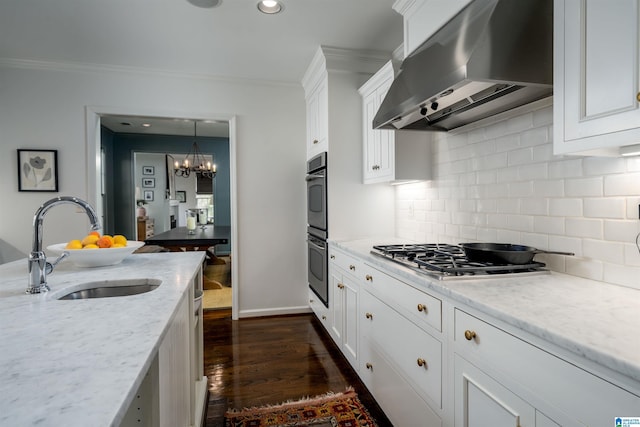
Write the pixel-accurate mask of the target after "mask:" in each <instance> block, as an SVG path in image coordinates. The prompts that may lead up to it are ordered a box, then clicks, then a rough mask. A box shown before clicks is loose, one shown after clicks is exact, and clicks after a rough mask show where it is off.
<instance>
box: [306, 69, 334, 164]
mask: <svg viewBox="0 0 640 427" xmlns="http://www.w3.org/2000/svg"><path fill="white" fill-rule="evenodd" d="M306 102H307V159H310V158H312V157H313V156H315V155H317V154H319V153H321V152H323V151H327V148H328V141H327V135H328V132H329V125H328V119H327V116H328V89H327V74H326V73H320V74H319V75H318V77H317V81H316V82H314V85H313V88H312V89H311V90H310V92H309V94H308V96H307V100H306Z"/></svg>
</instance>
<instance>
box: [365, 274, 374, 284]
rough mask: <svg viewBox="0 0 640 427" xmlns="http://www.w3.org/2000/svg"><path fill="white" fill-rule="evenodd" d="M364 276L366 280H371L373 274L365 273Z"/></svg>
mask: <svg viewBox="0 0 640 427" xmlns="http://www.w3.org/2000/svg"><path fill="white" fill-rule="evenodd" d="M364 278H365V279H366V280H367V281H368V282H373V276H372V275H370V274H367V275H366V276H364Z"/></svg>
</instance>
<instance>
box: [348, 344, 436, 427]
mask: <svg viewBox="0 0 640 427" xmlns="http://www.w3.org/2000/svg"><path fill="white" fill-rule="evenodd" d="M362 360H363V369H361V370H360V377H361V379H362V381H363V382H364V383H365V385H366V386H367V388H368V389H369V391H370V392H371V394H372V395H373V397H375V399H376V401H377V402H378V404H379V405H380V407H381V408H382V410H383V411H384V413H385V414H386V415H387V417H388V418H389V420H390V421H391V422H392V423H393V425H396V426H429V427H441V426H442V421H441V420H440V417H438V415H437V414H436V413H435V412H434V411H433V410H432V409H431V408H430V407H429V405H427V403H426V402H425V401H424V400H423V399H421V398H420V396H419V395H418V394H417V393H416V392H415V391H414V390H413V388H412V387H411V386H410V385H409V384H408V383H407V382H406V381H405V380H404V379H403V378H402V377H401V376H400V375H398V373H397V372H396V371H395V370H394V368H393V367H392V365H391V364H389V363H388V362H387V361H386V360H385V358H384V357H383V356H382V355H381V353H380V351H378V349H377V348H376V347H375V346H371V345H369V343H363V348H362Z"/></svg>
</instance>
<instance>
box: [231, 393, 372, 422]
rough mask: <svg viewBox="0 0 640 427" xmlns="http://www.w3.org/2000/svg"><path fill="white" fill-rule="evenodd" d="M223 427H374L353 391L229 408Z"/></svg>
mask: <svg viewBox="0 0 640 427" xmlns="http://www.w3.org/2000/svg"><path fill="white" fill-rule="evenodd" d="M225 426H226V427H249V426H250V427H305V426H309V427H311V426H313V427H338V426H340V427H376V423H375V422H374V421H373V419H372V418H371V416H370V415H369V413H368V412H367V410H366V408H365V407H364V406H363V405H362V403H361V402H360V400H359V399H358V395H357V394H356V392H355V391H354V390H353V389H351V388H348V389H347V390H346V391H345V392H344V393H327V394H326V395H323V396H317V397H312V398H306V399H300V400H296V401H292V402H286V403H283V404H280V405H269V406H263V407H259V408H247V409H241V410H238V409H230V410H228V411H227V412H226V413H225Z"/></svg>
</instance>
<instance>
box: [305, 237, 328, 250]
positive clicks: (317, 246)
mask: <svg viewBox="0 0 640 427" xmlns="http://www.w3.org/2000/svg"><path fill="white" fill-rule="evenodd" d="M314 240H315V239H313V240H312V239H310V238H309V239H307V242H308V243H309V244H310V245H311V246H313V247H314V248H316V249H320V250H322V251H324V250H325V249H326V248H327V247H326V246H325V245H324V244H323V245H322V246H321V245H319V244H317V243H316V242H315V241H314ZM323 243H324V242H323Z"/></svg>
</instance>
